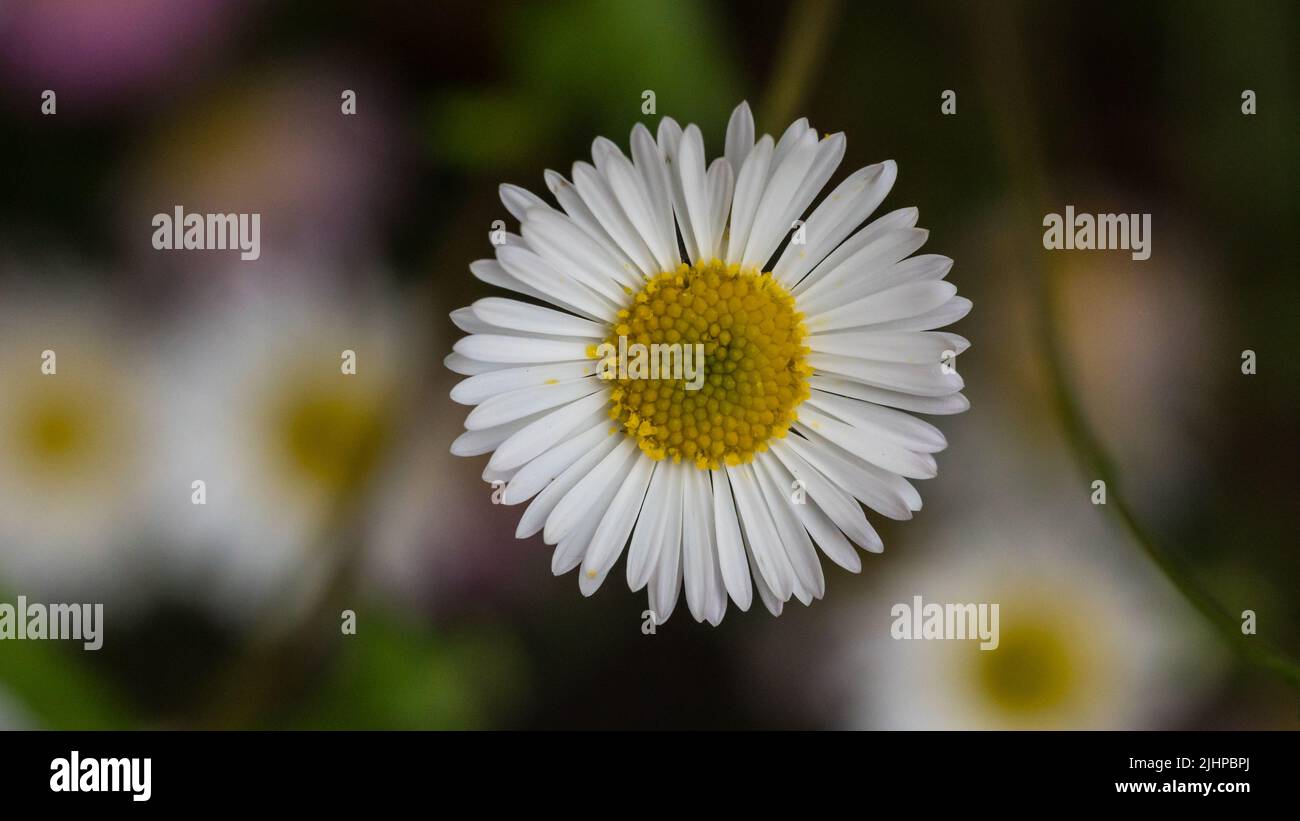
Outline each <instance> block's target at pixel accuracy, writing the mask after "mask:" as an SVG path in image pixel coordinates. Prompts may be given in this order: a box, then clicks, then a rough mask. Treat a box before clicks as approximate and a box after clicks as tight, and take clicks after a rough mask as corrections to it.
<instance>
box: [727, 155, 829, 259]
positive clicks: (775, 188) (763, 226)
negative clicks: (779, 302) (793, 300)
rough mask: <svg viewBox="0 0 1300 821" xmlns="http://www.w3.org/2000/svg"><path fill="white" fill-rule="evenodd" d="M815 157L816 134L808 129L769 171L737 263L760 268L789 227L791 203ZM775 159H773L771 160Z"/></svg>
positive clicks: (792, 218) (790, 227) (787, 232)
mask: <svg viewBox="0 0 1300 821" xmlns="http://www.w3.org/2000/svg"><path fill="white" fill-rule="evenodd" d="M816 159H817V135H816V134H814V133H813V132H812V131H809V132H807V133H806V134H805V135H804V139H802V140H801V141H800V142H799V143H798V144H797V145H796V146H795V147H794V148H792V149H791V151H790V155H789V156H788V157H786V158H785V159H784V160H780V165H779V166H777V167H776V169H775V171H773V172H772V179H771V180H770V181H769V182H768V184H767V187H766V189H764V191H763V201H762V202H760V203H759V204H758V211H757V212H755V214H754V225H753V227H752V228H751V229H750V231H749V240H748V241H747V242H746V243H745V255H744V256H743V257H742V258H741V263H740V264H741V265H743V266H745V267H753V268H758V269H759V270H764V266H765V265H766V264H767V261H768V259H770V258H771V256H772V253H773V252H774V251H776V247H777V246H778V245H780V244H781V240H783V239H785V237H786V236H787V235H788V234H789V233H790V231H791V229H792V228H793V220H794V215H792V211H793V208H792V205H791V203H793V202H794V201H795V196H796V195H797V194H798V192H799V188H800V186H801V185H802V184H803V182H804V178H805V177H807V175H808V171H809V169H811V168H812V164H813V162H814V161H815V160H816ZM776 162H777V160H775V159H774V160H773V163H774V164H775V163H776Z"/></svg>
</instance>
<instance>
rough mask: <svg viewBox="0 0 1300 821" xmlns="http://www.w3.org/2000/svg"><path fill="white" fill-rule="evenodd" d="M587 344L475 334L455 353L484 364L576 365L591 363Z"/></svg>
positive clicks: (455, 348)
mask: <svg viewBox="0 0 1300 821" xmlns="http://www.w3.org/2000/svg"><path fill="white" fill-rule="evenodd" d="M588 344H589V343H587V342H559V341H556V340H553V339H538V338H536V337H524V336H502V335H500V334H472V335H470V336H466V337H461V338H460V339H458V340H457V341H456V344H455V345H453V346H452V350H453V351H455V352H456V353H458V354H460V355H461V356H468V357H469V358H470V359H478V360H481V361H483V362H573V361H578V360H583V359H590V357H588V356H587V346H588Z"/></svg>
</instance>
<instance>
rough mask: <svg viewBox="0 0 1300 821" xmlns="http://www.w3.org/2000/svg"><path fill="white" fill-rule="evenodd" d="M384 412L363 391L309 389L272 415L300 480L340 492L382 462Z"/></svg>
mask: <svg viewBox="0 0 1300 821" xmlns="http://www.w3.org/2000/svg"><path fill="white" fill-rule="evenodd" d="M340 378H342V377H340ZM385 410H386V409H385V408H384V407H383V405H382V403H381V402H380V401H379V400H378V398H377V397H375V396H371V395H369V393H368V392H366V391H365V390H359V389H355V388H349V387H347V386H345V385H338V384H335V385H326V384H321V385H311V386H306V387H304V388H302V389H300V390H299V391H296V392H292V393H291V394H290V395H289V396H287V397H285V398H284V399H283V400H282V402H281V404H280V405H279V406H278V407H277V408H275V409H274V412H273V416H272V426H273V430H272V436H273V437H274V438H275V439H277V440H278V441H279V442H280V445H281V448H282V451H281V452H282V455H283V457H284V459H285V461H286V466H287V467H288V468H289V469H290V470H291V471H292V472H293V473H294V474H296V475H297V476H298V477H299V478H300V479H305V480H306V481H307V482H308V483H309V484H311V485H313V486H315V487H318V488H321V489H325V490H329V491H339V490H342V489H344V488H346V487H349V486H351V485H353V484H354V483H356V482H359V481H360V480H363V479H364V478H365V477H366V475H367V474H368V473H369V472H370V470H371V469H372V468H373V467H374V466H375V463H376V462H377V461H378V457H379V455H380V453H381V452H382V450H383V446H384V444H385V442H386V440H387V437H388V433H389V425H388V421H389V420H388V417H387V414H386V413H385Z"/></svg>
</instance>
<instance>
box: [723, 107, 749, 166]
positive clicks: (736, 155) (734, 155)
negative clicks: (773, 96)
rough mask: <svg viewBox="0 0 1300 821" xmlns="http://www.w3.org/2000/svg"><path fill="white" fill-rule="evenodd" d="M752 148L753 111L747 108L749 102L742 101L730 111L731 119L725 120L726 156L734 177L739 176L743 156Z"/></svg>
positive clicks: (747, 154) (743, 160)
mask: <svg viewBox="0 0 1300 821" xmlns="http://www.w3.org/2000/svg"><path fill="white" fill-rule="evenodd" d="M753 148H754V113H753V112H752V111H750V110H749V103H748V102H742V103H741V104H740V105H738V106H736V107H735V109H733V110H732V112H731V119H730V120H728V121H727V145H726V154H725V156H726V158H727V162H728V164H730V165H731V171H732V173H733V174H734V175H735V176H736V177H740V169H741V168H742V167H743V166H744V164H745V158H746V157H748V156H749V152H750V151H752V150H753Z"/></svg>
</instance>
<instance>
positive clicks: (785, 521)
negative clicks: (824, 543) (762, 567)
mask: <svg viewBox="0 0 1300 821" xmlns="http://www.w3.org/2000/svg"><path fill="white" fill-rule="evenodd" d="M775 461H776V457H775V456H773V455H772V454H771V453H760V454H758V456H757V457H755V459H754V462H753V468H754V475H755V476H756V477H758V479H759V483H758V484H759V488H760V490H762V492H763V498H764V499H766V500H767V507H768V510H769V511H771V513H772V520H773V522H774V523H775V524H776V531H777V533H778V534H779V535H780V539H781V546H782V547H784V548H785V555H786V557H787V559H789V561H790V566H791V567H792V568H793V569H794V573H795V576H796V577H797V578H798V579H799V584H800V585H802V586H803V588H804V589H805V590H807V591H808V592H809V593H811V594H812V596H813V598H816V599H820V598H821V597H822V596H824V595H826V577H825V575H824V574H823V573H822V565H821V562H820V561H819V560H818V559H817V551H816V550H814V549H813V545H812V540H811V539H809V538H808V531H806V530H804V529H803V525H802V524H800V522H799V517H798V516H796V515H795V512H794V507H795V505H794V500H793V499H792V498H791V495H792V493H793V492H794V488H792V487H790V483H788V482H781V483H778V482H777V478H778V476H779V475H780V472H779V471H773V470H770V469H769V463H771V462H775Z"/></svg>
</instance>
